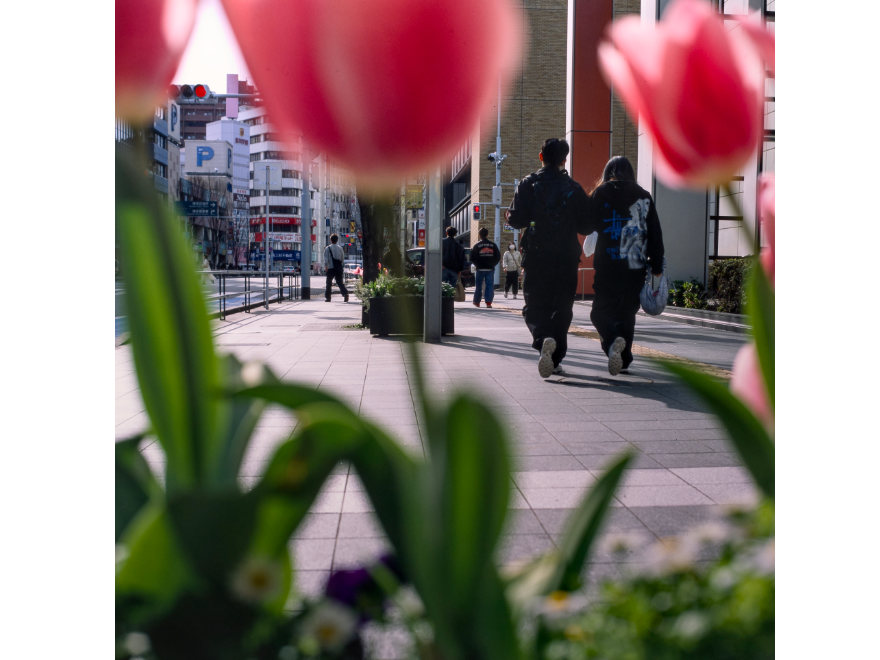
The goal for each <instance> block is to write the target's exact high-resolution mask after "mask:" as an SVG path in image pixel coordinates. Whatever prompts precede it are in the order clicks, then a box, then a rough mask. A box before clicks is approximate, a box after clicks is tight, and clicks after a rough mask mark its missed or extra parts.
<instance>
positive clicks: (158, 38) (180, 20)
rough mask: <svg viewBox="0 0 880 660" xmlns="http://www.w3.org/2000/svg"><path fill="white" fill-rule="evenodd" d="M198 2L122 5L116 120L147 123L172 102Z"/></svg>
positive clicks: (134, 0) (143, 0)
mask: <svg viewBox="0 0 880 660" xmlns="http://www.w3.org/2000/svg"><path fill="white" fill-rule="evenodd" d="M197 6H198V0H116V116H117V117H121V118H122V119H126V120H128V121H132V122H135V123H142V122H145V121H148V120H149V119H151V118H152V116H153V114H154V113H155V111H156V106H157V105H161V104H162V103H163V102H164V100H165V99H166V98H167V96H166V95H167V93H168V86H169V85H170V84H171V79H172V78H173V77H174V74H175V72H176V71H177V66H178V65H179V64H180V58H181V56H182V55H183V51H184V49H185V48H186V44H187V42H188V41H189V36H190V34H191V33H192V29H193V25H194V23H195V18H196V8H197Z"/></svg>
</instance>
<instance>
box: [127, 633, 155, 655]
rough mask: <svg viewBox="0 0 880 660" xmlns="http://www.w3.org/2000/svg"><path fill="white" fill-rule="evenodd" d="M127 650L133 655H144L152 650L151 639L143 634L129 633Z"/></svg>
mask: <svg viewBox="0 0 880 660" xmlns="http://www.w3.org/2000/svg"><path fill="white" fill-rule="evenodd" d="M125 650H126V651H128V652H129V653H130V654H131V655H134V656H138V655H144V654H145V653H147V652H148V651H149V650H150V638H149V637H147V636H146V635H145V634H144V633H142V632H133V633H128V634H127V635H126V636H125Z"/></svg>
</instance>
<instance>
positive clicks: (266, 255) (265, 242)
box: [263, 165, 269, 309]
mask: <svg viewBox="0 0 880 660" xmlns="http://www.w3.org/2000/svg"><path fill="white" fill-rule="evenodd" d="M263 247H264V249H263V259H264V261H265V264H266V282H265V289H264V292H263V295H264V297H265V300H266V309H269V166H268V165H266V219H265V220H264V222H263Z"/></svg>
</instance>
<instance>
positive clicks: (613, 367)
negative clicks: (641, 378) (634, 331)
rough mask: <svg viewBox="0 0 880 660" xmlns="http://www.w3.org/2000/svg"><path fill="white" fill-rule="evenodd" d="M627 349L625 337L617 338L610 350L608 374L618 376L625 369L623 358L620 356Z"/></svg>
mask: <svg viewBox="0 0 880 660" xmlns="http://www.w3.org/2000/svg"><path fill="white" fill-rule="evenodd" d="M624 348H626V340H625V339H624V338H623V337H616V338H615V339H614V341H613V342H612V343H611V348H610V349H608V373H609V374H611V375H612V376H616V375H617V374H619V373H620V370H621V369H622V368H623V358H622V357H621V356H620V354H621V353H622V352H623V349H624Z"/></svg>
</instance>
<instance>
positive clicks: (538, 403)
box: [116, 295, 755, 593]
mask: <svg viewBox="0 0 880 660" xmlns="http://www.w3.org/2000/svg"><path fill="white" fill-rule="evenodd" d="M521 306H522V301H521V299H520V300H518V301H514V300H512V299H511V300H505V299H504V298H503V297H502V296H501V295H496V298H495V307H494V308H493V309H491V310H489V309H486V308H485V307H483V308H480V309H476V308H474V307H473V306H472V305H471V304H470V302H464V303H456V312H455V331H456V332H455V335H453V336H448V337H444V338H443V339H442V341H441V342H440V343H439V344H420V346H421V347H422V352H421V355H422V358H423V361H424V365H425V370H426V374H427V381H428V383H429V384H430V390H431V392H432V393H433V394H434V395H435V396H437V397H446V396H448V395H449V394H450V392H452V391H457V390H460V389H467V390H468V391H470V392H473V396H476V397H480V398H482V399H483V400H484V401H485V402H486V403H488V404H489V405H490V406H491V407H492V408H493V409H494V410H496V411H497V412H498V413H499V415H500V416H501V417H502V418H503V419H504V420H505V421H506V423H507V425H508V428H509V429H510V432H511V436H512V443H513V453H514V460H515V468H514V469H515V471H514V474H513V491H512V497H511V507H512V511H511V515H510V518H509V521H508V524H507V528H506V531H505V533H504V537H503V539H502V543H501V547H500V550H499V557H498V559H499V561H500V562H502V563H511V562H518V561H521V560H525V559H528V558H530V557H532V556H534V555H535V554H537V553H540V552H543V551H545V550H547V549H549V548H551V547H553V544H554V542H555V540H556V539H557V537H558V535H559V533H560V531H561V529H562V526H563V523H564V520H565V518H566V516H567V515H568V514H569V512H570V510H571V509H572V508H573V507H575V506H576V505H577V503H578V501H579V500H580V498H581V497H582V495H583V494H584V492H585V490H586V489H587V488H589V486H590V485H591V484H592V483H594V482H595V481H596V479H597V478H598V476H599V475H600V474H601V470H602V468H603V466H605V465H606V464H608V462H609V461H611V460H612V459H613V458H614V457H616V456H617V455H618V454H619V453H620V452H621V451H622V450H624V449H633V448H634V449H635V450H637V458H636V460H635V461H634V463H633V466H632V468H631V469H630V470H629V472H628V473H627V474H626V476H625V479H624V482H623V484H622V487H621V488H620V489H619V492H618V493H617V495H616V497H615V501H614V509H613V512H612V515H611V516H610V518H609V520H608V523H607V525H606V531H607V532H608V533H610V532H618V531H627V532H630V531H634V532H637V533H640V534H642V535H643V536H644V537H645V538H658V537H663V536H668V535H672V534H675V533H678V532H682V531H684V530H685V529H687V528H688V527H689V526H691V525H693V524H696V523H699V522H703V521H706V520H708V519H710V518H711V517H713V516H714V515H717V513H718V512H719V510H720V509H721V508H722V507H723V506H724V505H728V504H736V503H748V502H750V501H752V500H753V499H754V497H755V490H754V488H753V486H752V485H751V482H750V478H749V476H748V474H747V473H746V472H745V470H744V469H743V468H742V467H740V464H739V461H738V458H737V456H736V454H735V453H734V452H733V451H732V448H731V447H730V446H729V444H728V443H727V441H726V440H725V436H724V433H723V432H722V430H721V429H720V428H719V425H718V423H717V422H716V421H715V419H714V418H713V417H712V416H711V415H710V414H708V413H707V412H705V410H704V408H703V407H702V406H701V405H700V404H699V403H698V402H697V400H696V399H695V398H694V396H693V395H691V394H690V393H689V392H687V391H686V390H685V389H684V388H683V387H682V386H680V385H678V384H677V383H676V382H674V381H673V380H672V379H671V378H670V377H669V376H668V375H666V374H665V373H663V372H662V371H660V370H659V369H658V368H657V367H655V366H653V365H652V364H650V363H649V362H648V361H647V360H645V359H640V358H639V357H638V356H637V358H636V362H635V363H634V364H633V369H632V371H633V373H632V374H630V375H620V376H618V377H611V376H609V375H608V373H607V370H606V358H605V357H604V355H602V353H601V351H600V349H599V344H598V342H597V341H595V340H592V339H588V338H583V337H575V336H571V337H570V340H569V353H568V356H567V357H566V359H565V361H564V362H563V366H564V367H565V369H566V372H567V373H566V375H565V376H563V377H556V376H554V377H552V378H551V379H549V380H546V381H545V380H542V379H541V378H540V377H539V376H538V372H537V367H536V363H537V352H536V351H534V350H533V349H532V348H531V346H530V336H529V333H528V330H527V329H526V327H525V324H524V323H523V321H522V317H521V316H520V314H519V313H516V312H517V309H516V308H521ZM505 308H506V309H505ZM359 321H360V307H359V305H358V304H357V303H356V302H355V299H354V298H353V299H352V302H350V303H348V304H345V303H342V302H341V300H340V299H339V298H334V302H331V303H325V302H324V301H323V300H322V299H320V298H319V299H317V300H310V301H294V302H287V303H282V304H280V305H273V306H272V308H271V310H270V311H268V312H266V311H264V310H262V309H260V310H259V311H254V312H253V313H250V314H243V313H242V314H237V315H234V316H230V317H227V319H226V320H225V321H215V322H214V327H215V337H216V342H217V344H218V346H219V348H220V349H221V350H223V351H229V352H232V353H235V354H236V355H237V356H238V357H239V358H241V359H243V360H261V361H264V362H266V363H268V364H269V366H270V367H271V368H272V369H273V370H274V372H275V373H276V374H277V375H279V376H281V377H282V378H284V379H287V380H298V381H305V382H309V383H316V384H318V385H319V387H321V388H327V389H328V390H330V391H332V392H334V393H335V394H336V395H338V396H340V397H342V398H344V399H345V400H347V401H348V402H350V403H351V405H352V406H354V407H355V408H356V409H357V410H358V411H359V412H360V413H361V414H362V415H365V416H367V417H369V418H371V419H374V420H376V421H377V422H379V423H381V424H382V425H384V426H385V427H386V428H387V429H388V430H389V431H390V432H391V433H392V435H393V436H394V437H396V438H397V439H398V441H399V442H400V443H401V444H402V445H403V446H405V447H406V448H408V449H409V450H410V451H412V452H414V453H416V454H421V453H422V451H423V448H422V438H421V435H420V432H419V428H418V425H417V422H416V417H415V412H414V409H413V394H412V392H411V391H410V386H409V382H408V380H407V374H406V369H407V361H406V360H405V359H404V345H403V342H402V341H401V340H400V339H398V338H395V337H385V338H379V337H372V336H371V335H370V334H369V333H368V332H367V331H365V330H360V329H355V328H352V327H346V326H352V325H354V324H356V323H358V322H359ZM639 322H641V319H639ZM636 342H637V343H638V325H637V328H636ZM668 350H669V352H670V353H673V354H674V353H675V347H674V346H673V347H670V348H668ZM116 372H117V376H116V434H117V437H119V438H121V437H127V436H128V435H130V434H132V433H134V432H136V431H138V430H141V429H142V428H143V427H144V425H145V415H144V413H143V407H142V404H141V401H140V397H139V395H138V393H137V388H136V382H135V376H134V373H133V365H132V361H131V355H130V351H129V349H128V348H127V347H124V346H123V347H120V348H118V349H117V350H116ZM293 423H294V420H293V418H292V416H291V415H289V414H288V413H286V412H285V411H282V410H280V409H274V408H273V409H270V410H269V411H268V412H267V413H266V414H265V415H264V416H263V417H262V419H261V421H260V424H259V426H258V427H257V430H256V434H255V436H254V439H253V442H252V445H251V449H250V451H249V453H248V455H247V457H246V460H245V464H244V467H243V480H244V481H245V483H247V482H251V481H253V480H254V479H255V478H256V477H257V476H258V474H259V471H260V467H261V466H262V465H263V463H264V461H266V460H267V458H268V456H269V455H270V453H271V451H272V448H273V447H274V446H275V445H276V444H277V443H278V442H279V441H281V440H283V439H284V438H285V437H286V434H288V433H289V432H290V430H291V428H292V425H293ZM144 452H145V455H146V456H147V457H148V459H149V460H150V461H151V463H152V464H153V465H154V466H156V467H157V468H160V467H161V458H162V457H161V452H160V451H159V449H158V447H157V446H155V445H154V446H150V447H147V448H146V449H145V450H144ZM475 505H477V506H478V505H479V503H475ZM291 546H292V549H293V551H294V563H295V566H296V568H297V569H298V575H297V584H298V586H299V588H300V589H301V590H302V591H304V592H306V593H310V592H313V591H315V590H317V589H320V587H321V586H322V585H323V582H324V580H325V579H326V577H327V576H328V574H329V572H330V571H331V570H332V569H334V568H339V567H345V566H350V565H354V564H358V563H360V562H363V561H365V560H369V559H372V558H374V557H375V556H377V555H378V554H380V553H381V552H382V551H383V549H384V548H385V540H384V538H383V534H382V531H381V529H380V528H379V526H378V524H377V523H376V521H375V519H374V517H373V514H372V513H371V508H370V503H369V500H368V499H367V498H366V497H365V495H364V492H363V489H362V486H361V484H360V483H359V481H358V479H357V476H356V475H355V474H354V473H353V472H352V471H351V470H350V469H349V467H348V466H347V465H340V466H339V467H338V468H337V469H336V470H335V471H334V473H333V475H332V476H331V478H330V479H329V480H328V481H327V483H326V485H325V487H324V490H323V492H322V493H321V495H320V496H319V498H318V500H317V501H316V502H315V504H314V506H313V508H312V509H311V511H310V513H309V515H308V516H307V519H306V520H305V523H304V524H303V526H302V527H301V528H300V529H299V531H298V534H297V536H296V538H295V539H293V541H292V544H291ZM621 568H622V566H621V565H620V564H619V563H617V562H615V561H613V560H612V557H611V556H610V555H609V554H607V553H603V552H601V551H600V552H598V553H597V554H596V555H595V556H594V557H593V563H592V565H591V567H590V571H591V573H593V574H594V575H611V574H615V573H617V572H619V571H620V569H621Z"/></svg>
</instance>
